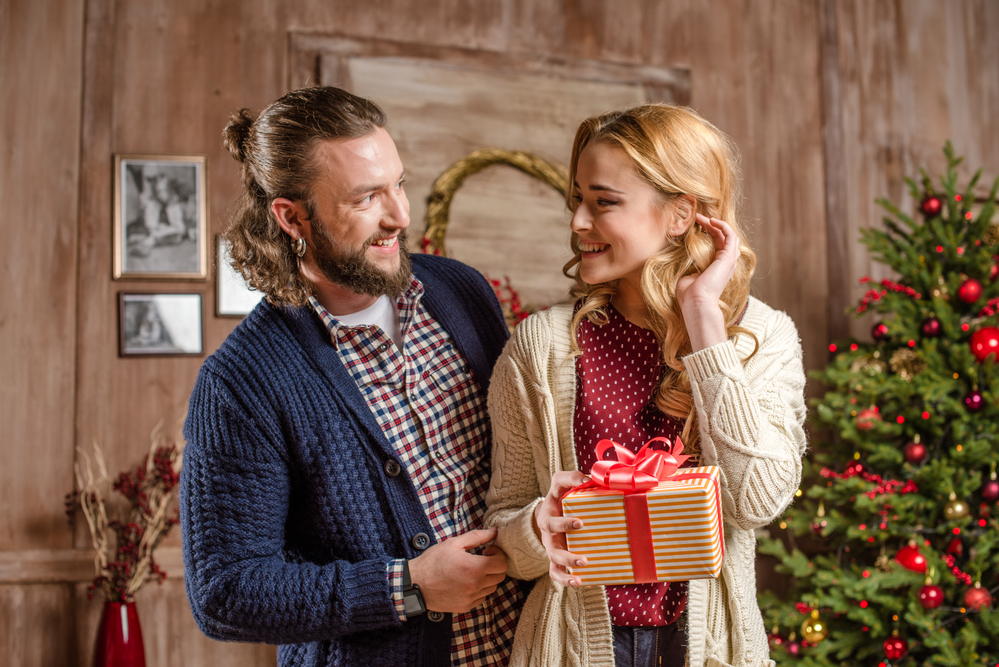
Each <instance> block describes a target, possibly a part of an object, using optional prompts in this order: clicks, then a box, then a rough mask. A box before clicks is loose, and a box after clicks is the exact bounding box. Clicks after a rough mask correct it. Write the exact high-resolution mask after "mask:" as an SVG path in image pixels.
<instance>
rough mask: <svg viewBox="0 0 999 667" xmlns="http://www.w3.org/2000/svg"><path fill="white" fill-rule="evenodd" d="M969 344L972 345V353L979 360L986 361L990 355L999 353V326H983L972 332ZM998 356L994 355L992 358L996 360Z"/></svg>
mask: <svg viewBox="0 0 999 667" xmlns="http://www.w3.org/2000/svg"><path fill="white" fill-rule="evenodd" d="M968 345H970V346H971V353H972V354H973V355H975V359H978V361H979V362H982V361H985V359H986V358H987V357H988V356H989V355H995V354H997V353H999V327H982V328H981V329H979V330H978V331H976V332H975V333H973V334H971V340H970V341H968ZM996 358H997V357H993V359H992V360H993V361H996Z"/></svg>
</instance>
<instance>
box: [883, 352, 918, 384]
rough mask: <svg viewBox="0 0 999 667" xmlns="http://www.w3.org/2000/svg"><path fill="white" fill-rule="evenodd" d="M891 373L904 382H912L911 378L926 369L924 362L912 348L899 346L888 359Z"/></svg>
mask: <svg viewBox="0 0 999 667" xmlns="http://www.w3.org/2000/svg"><path fill="white" fill-rule="evenodd" d="M888 365H889V366H891V370H892V372H893V373H896V374H897V375H898V376H899V377H900V378H902V379H903V380H905V381H906V382H912V378H913V377H914V376H915V375H918V374H919V373H922V372H923V371H924V370H926V362H925V361H923V360H922V359H920V358H919V355H918V354H916V353H915V352H913V351H912V350H909V349H906V348H901V349H898V350H895V353H894V354H892V355H891V359H889V360H888Z"/></svg>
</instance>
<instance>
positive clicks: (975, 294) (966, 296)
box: [957, 278, 982, 303]
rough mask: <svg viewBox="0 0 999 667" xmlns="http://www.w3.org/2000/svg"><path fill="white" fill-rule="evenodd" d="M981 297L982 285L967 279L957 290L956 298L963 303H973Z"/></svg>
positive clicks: (972, 279)
mask: <svg viewBox="0 0 999 667" xmlns="http://www.w3.org/2000/svg"><path fill="white" fill-rule="evenodd" d="M980 296H982V284H981V283H980V282H978V281H977V280H975V279H974V278H968V279H967V280H965V281H964V282H963V283H961V286H960V287H958V288H957V298H959V299H960V300H961V301H964V302H965V303H974V302H976V301H978V298H979V297H980Z"/></svg>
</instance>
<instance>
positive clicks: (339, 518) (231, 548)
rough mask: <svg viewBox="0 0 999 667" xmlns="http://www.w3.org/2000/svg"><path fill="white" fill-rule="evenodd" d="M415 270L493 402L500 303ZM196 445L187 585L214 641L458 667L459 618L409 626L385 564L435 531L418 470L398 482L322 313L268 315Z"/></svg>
mask: <svg viewBox="0 0 999 667" xmlns="http://www.w3.org/2000/svg"><path fill="white" fill-rule="evenodd" d="M412 259H413V272H414V275H416V277H417V278H419V280H420V281H421V282H422V283H423V285H424V287H425V294H424V296H423V303H424V304H425V306H426V307H427V309H428V310H429V312H430V313H431V314H432V315H433V317H434V318H435V319H436V320H437V321H438V322H439V323H440V324H441V325H442V326H443V327H444V329H445V330H446V331H447V332H448V333H449V334H450V335H451V337H452V339H453V340H454V342H455V344H456V345H457V347H458V349H459V350H460V351H461V353H462V354H463V355H464V357H465V359H466V360H467V361H468V364H469V366H470V367H471V370H472V374H473V376H474V377H475V378H476V379H477V380H478V382H479V383H480V384H481V385H482V388H483V390H486V389H487V388H488V382H489V376H490V373H491V372H492V367H493V364H494V363H495V361H496V359H497V357H498V356H499V354H500V352H501V351H502V348H503V344H504V343H505V341H506V339H507V337H508V333H507V329H506V325H505V323H504V321H503V316H502V313H501V311H500V308H499V304H498V303H497V301H496V297H495V295H494V294H493V291H492V289H491V288H490V287H489V285H488V283H487V282H486V281H485V280H484V279H483V277H482V276H481V275H479V274H478V273H477V272H475V271H474V270H472V269H470V268H468V267H467V266H464V265H462V264H460V263H458V262H455V261H453V260H448V259H444V258H440V257H433V256H428V255H414V256H413V258H412ZM184 434H185V436H186V438H187V448H186V449H185V451H184V467H183V471H182V473H181V487H180V506H181V529H182V531H183V542H184V575H185V582H186V586H187V594H188V598H189V600H190V603H191V609H192V611H193V612H194V618H195V620H196V621H197V623H198V625H199V626H200V627H201V629H202V631H203V632H204V633H205V634H206V635H208V636H209V637H213V638H215V639H223V640H232V641H244V642H266V643H270V644H281V645H282V646H281V647H280V648H279V650H278V662H279V664H281V665H310V666H311V665H316V666H319V665H359V666H362V667H374V666H377V665H392V666H393V667H395V666H398V665H441V666H443V665H450V664H451V657H450V649H451V616H450V615H449V614H448V615H444V618H443V619H442V620H439V621H436V622H435V621H432V620H430V619H429V617H428V615H427V614H424V615H422V616H420V617H418V618H416V619H413V620H410V621H407V622H405V623H402V622H400V621H399V619H398V617H397V616H396V612H395V608H394V607H393V605H392V603H391V599H390V596H389V586H388V582H387V580H386V575H385V567H386V563H387V562H388V561H389V560H391V559H394V558H414V557H416V556H417V555H419V553H420V552H419V551H418V550H417V549H416V548H415V547H414V546H413V543H412V540H413V537H414V536H415V535H417V534H418V533H425V534H426V535H428V536H430V539H431V542H434V541H436V540H435V539H434V537H433V536H434V531H433V529H432V528H431V526H430V523H429V521H428V520H427V517H426V515H425V514H424V511H423V507H422V506H421V504H420V501H419V499H418V497H417V493H416V490H415V488H414V487H413V484H412V482H411V481H410V479H409V477H408V476H407V475H406V473H405V468H403V473H402V474H399V475H398V476H395V477H391V476H389V475H387V474H386V473H385V465H386V464H387V463H388V462H389V461H392V460H394V459H395V457H396V453H395V451H394V449H393V447H392V446H391V445H390V444H389V442H388V441H387V440H386V438H385V436H384V434H383V432H382V429H381V427H380V426H379V425H378V423H377V422H376V421H375V418H374V416H373V415H372V413H371V411H370V409H369V408H368V406H367V404H366V403H365V401H364V398H363V397H362V396H361V393H360V391H359V390H358V388H357V385H356V384H355V383H354V380H353V379H352V378H351V376H350V375H349V374H348V373H347V371H346V369H345V368H344V367H343V364H342V362H341V361H340V358H339V356H338V355H337V352H336V350H335V349H334V348H333V346H332V344H331V341H330V335H329V332H328V330H327V329H326V328H325V327H324V325H323V324H322V323H321V322H320V321H319V318H318V317H316V316H315V314H314V313H313V312H312V309H311V308H308V307H305V308H300V309H290V308H275V307H274V306H272V305H270V304H268V303H267V302H266V301H264V302H261V304H260V305H259V306H258V307H257V308H256V309H255V310H254V311H253V312H252V313H251V314H250V315H249V316H248V317H247V318H246V320H244V321H243V322H242V323H241V324H240V325H239V326H238V327H237V328H236V329H235V330H234V331H233V332H232V334H231V335H230V336H229V337H228V338H227V339H226V341H225V342H224V343H223V344H222V346H221V347H220V348H219V350H218V351H217V352H216V353H215V354H213V355H212V356H211V357H209V358H208V359H207V360H206V361H205V364H204V366H203V367H202V369H201V373H200V375H199V376H198V381H197V384H196V385H195V388H194V392H193V394H192V395H191V403H190V407H189V411H188V417H187V423H186V424H185V428H184ZM486 456H488V451H487V453H486Z"/></svg>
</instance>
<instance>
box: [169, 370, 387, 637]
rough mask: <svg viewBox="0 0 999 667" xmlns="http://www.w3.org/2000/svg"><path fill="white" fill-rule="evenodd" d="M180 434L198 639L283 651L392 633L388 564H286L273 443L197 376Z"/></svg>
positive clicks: (229, 397)
mask: <svg viewBox="0 0 999 667" xmlns="http://www.w3.org/2000/svg"><path fill="white" fill-rule="evenodd" d="M206 367H207V364H206ZM184 431H185V436H186V438H187V441H188V444H187V446H186V448H185V452H184V467H183V470H182V472H181V486H180V509H181V529H182V531H183V544H184V576H185V584H186V587H187V594H188V598H189V600H190V603H191V610H192V611H193V613H194V618H195V620H196V621H197V623H198V625H199V626H200V627H201V629H202V631H203V632H204V633H205V634H206V635H208V636H209V637H212V638H214V639H222V640H234V641H245V642H266V643H269V644H292V643H303V642H311V641H317V640H323V639H330V638H333V637H336V636H339V635H346V634H350V633H355V632H359V631H363V630H372V629H378V628H385V627H387V626H399V625H400V621H399V619H398V617H397V615H396V613H395V610H394V608H393V605H392V602H391V599H390V595H389V586H388V580H387V577H386V575H385V572H386V569H385V568H386V563H387V561H388V558H385V559H378V560H367V561H361V562H347V561H334V562H332V563H329V564H324V565H319V564H315V563H309V562H295V561H294V560H293V559H292V558H288V557H286V555H285V551H284V550H283V547H284V527H285V525H286V519H287V516H288V508H289V497H290V494H291V492H292V478H291V475H290V473H289V467H288V464H287V461H286V460H285V459H284V457H283V456H282V454H281V453H280V452H282V451H283V450H282V449H281V448H280V447H278V446H276V445H275V442H276V440H277V439H278V437H279V436H278V435H276V434H275V433H269V432H267V430H266V428H264V426H262V425H261V423H259V422H258V421H257V420H256V419H255V418H254V415H253V414H252V412H251V411H250V410H249V409H248V408H247V407H246V406H245V405H243V404H241V403H240V401H239V398H238V394H237V393H236V392H232V391H230V390H229V389H228V388H227V386H226V383H224V382H222V381H220V380H219V379H218V378H217V377H215V376H214V375H213V374H212V373H211V372H209V371H207V370H206V369H204V368H203V369H202V372H201V375H200V376H199V378H198V382H197V384H196V386H195V389H194V393H193V394H192V396H191V403H190V407H189V410H188V418H187V422H186V424H185V429H184Z"/></svg>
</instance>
